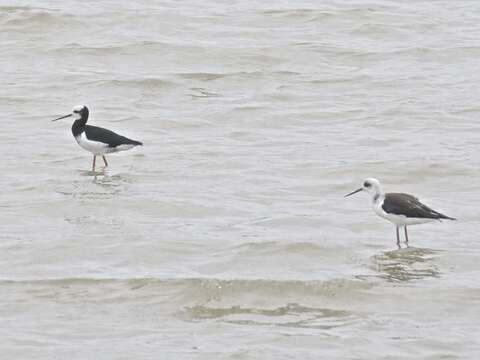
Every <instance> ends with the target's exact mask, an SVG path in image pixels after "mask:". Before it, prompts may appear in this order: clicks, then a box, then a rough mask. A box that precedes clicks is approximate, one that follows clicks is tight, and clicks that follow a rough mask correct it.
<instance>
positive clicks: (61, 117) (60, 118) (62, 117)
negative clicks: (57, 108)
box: [52, 114, 73, 121]
mask: <svg viewBox="0 0 480 360" xmlns="http://www.w3.org/2000/svg"><path fill="white" fill-rule="evenodd" d="M72 115H73V114H68V115H65V116H60V117H59V118H56V119H53V120H52V121H57V120H62V119H65V118H67V117H70V116H72Z"/></svg>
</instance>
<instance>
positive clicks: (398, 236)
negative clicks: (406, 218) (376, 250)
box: [395, 226, 400, 249]
mask: <svg viewBox="0 0 480 360" xmlns="http://www.w3.org/2000/svg"><path fill="white" fill-rule="evenodd" d="M395 230H396V232H397V246H398V248H399V249H400V232H399V230H398V226H396V227H395Z"/></svg>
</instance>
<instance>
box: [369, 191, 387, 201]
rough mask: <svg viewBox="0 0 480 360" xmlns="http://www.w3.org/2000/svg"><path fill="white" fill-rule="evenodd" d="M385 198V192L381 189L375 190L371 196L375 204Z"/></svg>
mask: <svg viewBox="0 0 480 360" xmlns="http://www.w3.org/2000/svg"><path fill="white" fill-rule="evenodd" d="M384 198H385V194H384V193H383V192H382V191H377V192H376V193H375V194H373V196H372V202H373V203H374V204H376V203H377V202H379V201H382V200H383V199H384Z"/></svg>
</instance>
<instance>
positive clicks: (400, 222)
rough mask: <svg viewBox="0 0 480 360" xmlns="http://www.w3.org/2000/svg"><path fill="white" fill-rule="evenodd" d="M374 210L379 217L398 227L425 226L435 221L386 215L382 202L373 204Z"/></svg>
mask: <svg viewBox="0 0 480 360" xmlns="http://www.w3.org/2000/svg"><path fill="white" fill-rule="evenodd" d="M373 210H374V211H375V213H376V214H377V215H378V216H380V217H382V218H384V219H387V220H388V221H390V222H391V223H393V224H395V225H396V226H407V225H416V224H424V223H428V222H432V221H434V220H435V219H424V218H409V217H406V216H405V215H396V214H389V213H386V212H385V211H383V209H382V202H381V201H379V202H377V203H374V204H373Z"/></svg>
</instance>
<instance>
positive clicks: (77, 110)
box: [52, 105, 89, 122]
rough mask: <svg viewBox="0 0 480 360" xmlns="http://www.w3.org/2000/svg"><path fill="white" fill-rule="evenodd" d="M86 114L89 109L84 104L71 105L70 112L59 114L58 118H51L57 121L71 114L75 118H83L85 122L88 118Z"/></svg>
mask: <svg viewBox="0 0 480 360" xmlns="http://www.w3.org/2000/svg"><path fill="white" fill-rule="evenodd" d="M88 114H89V111H88V108H87V107H86V106H85V105H77V106H74V107H73V109H72V112H71V113H70V114H67V115H64V116H60V117H59V118H56V119H53V120H52V121H57V120H61V119H65V118H67V117H70V116H73V118H74V119H75V120H80V119H83V120H85V122H86V121H87V119H88Z"/></svg>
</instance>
